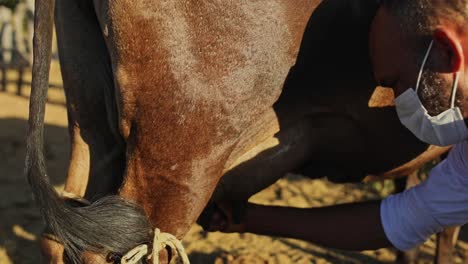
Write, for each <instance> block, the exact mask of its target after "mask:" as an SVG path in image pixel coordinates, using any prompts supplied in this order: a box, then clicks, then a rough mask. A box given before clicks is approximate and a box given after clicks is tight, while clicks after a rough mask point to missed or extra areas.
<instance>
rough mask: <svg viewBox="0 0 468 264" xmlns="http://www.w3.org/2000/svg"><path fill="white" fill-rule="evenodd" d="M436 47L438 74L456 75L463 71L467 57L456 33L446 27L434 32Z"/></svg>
mask: <svg viewBox="0 0 468 264" xmlns="http://www.w3.org/2000/svg"><path fill="white" fill-rule="evenodd" d="M433 37H434V45H435V47H434V48H435V50H437V53H438V54H437V55H438V56H437V61H436V62H435V63H434V64H433V65H435V67H436V69H434V70H435V71H437V72H445V73H454V72H459V71H460V70H461V67H462V65H463V64H464V60H465V57H464V55H463V47H462V45H461V41H460V39H459V37H458V36H457V35H456V33H455V32H453V31H450V30H448V29H447V28H445V27H439V28H437V29H436V30H435V31H434V34H433Z"/></svg>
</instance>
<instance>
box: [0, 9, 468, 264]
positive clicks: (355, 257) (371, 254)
mask: <svg viewBox="0 0 468 264" xmlns="http://www.w3.org/2000/svg"><path fill="white" fill-rule="evenodd" d="M33 8H34V1H31V0H24V1H23V0H0V78H1V79H0V264H10V263H15V264H16V263H18V264H20V263H21V264H22V263H40V259H41V258H40V253H39V248H38V245H37V243H36V242H37V238H38V236H39V235H40V233H41V231H42V229H43V224H42V221H41V216H40V214H39V210H38V209H37V208H36V207H35V205H34V202H33V200H32V195H31V191H30V190H29V187H28V185H27V182H26V178H25V176H24V175H23V163H24V156H25V137H26V130H27V118H28V103H29V92H30V82H31V67H30V66H31V62H32V61H31V58H32V57H31V56H32V52H31V51H32V44H31V40H32V23H33ZM57 57H58V56H57V51H56V48H55V46H54V56H53V62H52V69H51V74H50V89H49V95H48V103H47V110H46V132H45V151H46V157H47V165H48V171H49V175H50V177H51V179H52V183H53V184H54V186H55V187H56V188H57V189H58V190H59V189H61V188H62V187H63V186H62V184H63V182H64V178H65V173H66V170H67V163H68V156H69V138H68V132H67V113H66V107H65V97H64V94H63V89H62V83H61V75H60V67H59V63H58V60H57ZM433 165H434V164H428V165H427V167H426V168H424V169H423V170H421V171H420V172H419V173H418V174H417V175H413V176H416V178H424V177H425V175H426V174H427V172H428V171H429V170H430V168H431V167H432V166H433ZM405 184H406V180H405V179H402V180H398V181H396V182H395V181H391V180H387V181H381V182H373V183H367V184H364V183H362V184H332V183H330V182H328V181H327V180H326V179H320V180H310V179H306V178H303V177H301V176H300V175H287V176H285V178H284V179H282V180H280V181H278V182H277V183H276V184H274V185H273V186H271V187H270V188H268V189H266V190H265V191H263V192H261V193H259V194H257V195H256V196H254V197H253V198H252V201H254V202H257V203H262V204H272V205H287V206H295V207H319V206H326V205H332V204H337V203H348V202H354V201H363V200H369V199H379V198H382V197H385V196H387V195H389V194H391V193H393V192H395V191H397V190H399V189H402V188H404V186H405ZM265 220H266V221H274V220H273V219H265ZM284 224H288V223H284ZM337 239H340V238H337ZM465 241H468V232H466V231H464V230H463V229H462V231H461V237H460V240H459V241H458V242H457V243H456V246H455V253H454V263H468V256H466V254H468V243H467V242H465ZM184 244H185V246H186V248H187V251H188V253H189V256H190V259H191V261H192V263H194V264H197V263H200V264H201V263H216V264H222V263H253V264H255V263H303V264H305V263H393V262H395V261H396V259H397V252H396V251H395V250H393V249H382V250H378V251H366V252H343V251H337V250H331V249H327V248H323V247H320V246H316V245H313V244H310V243H307V242H303V241H298V240H293V239H285V238H272V237H262V236H255V235H251V234H243V235H239V234H229V235H226V234H219V233H210V234H208V233H205V232H203V231H202V230H201V228H200V227H199V226H197V225H194V226H193V228H192V230H191V231H190V232H189V234H188V235H187V236H186V239H185V240H184ZM435 245H436V242H435V238H434V237H433V238H431V239H430V240H429V241H427V242H426V243H425V244H424V245H423V246H421V247H420V249H419V251H418V252H413V256H415V259H416V262H417V263H432V262H433V259H434V255H435Z"/></svg>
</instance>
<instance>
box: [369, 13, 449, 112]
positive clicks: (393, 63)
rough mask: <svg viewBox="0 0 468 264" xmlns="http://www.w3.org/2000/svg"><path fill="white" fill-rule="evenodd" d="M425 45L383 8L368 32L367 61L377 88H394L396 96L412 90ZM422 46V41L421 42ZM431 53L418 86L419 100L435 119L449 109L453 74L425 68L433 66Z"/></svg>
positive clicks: (426, 46)
mask: <svg viewBox="0 0 468 264" xmlns="http://www.w3.org/2000/svg"><path fill="white" fill-rule="evenodd" d="M430 41H431V39H430V38H428V40H427V45H426V44H424V45H421V40H420V39H419V40H417V38H416V37H411V36H408V35H407V34H405V33H404V32H402V30H401V28H400V25H399V24H398V21H397V20H396V19H395V18H394V17H393V16H392V15H391V14H389V13H388V12H387V11H386V10H385V9H384V8H380V9H379V10H378V12H377V14H376V16H375V18H374V21H373V24H372V27H371V32H370V39H369V44H370V46H369V47H370V57H371V62H372V66H373V70H374V76H375V78H376V80H377V81H378V82H379V84H380V85H382V86H384V87H389V88H393V89H394V92H395V96H399V95H400V94H402V93H403V92H405V91H406V90H407V89H409V88H415V86H416V82H417V78H418V74H419V71H420V68H421V64H422V61H423V58H424V55H425V53H426V52H427V49H428V47H429V44H430ZM423 42H424V41H423ZM433 55H434V49H433V50H432V52H431V54H430V55H429V60H428V63H427V64H426V67H425V69H424V72H423V76H422V79H421V83H420V84H419V91H418V94H419V97H420V99H421V102H422V103H423V104H424V106H425V107H426V109H427V110H428V112H429V114H430V115H437V114H439V113H441V112H443V111H445V110H446V109H448V108H449V102H450V94H451V88H452V83H453V74H444V73H435V72H433V71H431V70H430V68H429V67H428V65H431V64H433V63H434V57H435V56H433Z"/></svg>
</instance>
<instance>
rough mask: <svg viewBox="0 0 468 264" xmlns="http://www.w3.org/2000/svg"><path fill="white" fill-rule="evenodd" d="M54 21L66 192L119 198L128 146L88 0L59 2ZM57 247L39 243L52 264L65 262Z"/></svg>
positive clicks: (80, 195) (106, 61)
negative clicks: (65, 125) (67, 139)
mask: <svg viewBox="0 0 468 264" xmlns="http://www.w3.org/2000/svg"><path fill="white" fill-rule="evenodd" d="M56 21H57V25H56V28H57V35H58V42H59V49H60V61H61V68H62V75H63V82H64V89H65V94H66V99H67V109H68V119H69V132H70V136H71V155H70V165H69V170H68V177H67V179H66V182H65V191H66V192H68V193H72V194H73V195H76V196H78V197H85V198H86V199H88V200H90V201H94V200H96V199H98V198H100V197H103V196H105V195H109V194H112V193H116V191H117V188H118V186H119V184H120V182H121V178H122V173H123V165H124V163H125V162H124V158H125V154H124V147H125V146H124V144H123V141H122V140H121V138H120V136H119V134H118V133H116V132H115V131H117V130H116V129H114V127H113V125H115V124H116V123H117V120H116V107H115V101H114V94H113V81H112V73H111V67H110V62H109V58H108V55H107V50H106V47H105V44H104V41H103V39H102V35H101V31H100V28H99V26H98V23H97V20H96V17H95V13H94V10H93V9H92V6H91V5H90V4H89V3H88V1H57V3H56ZM70 33H71V34H70ZM58 245H59V244H57V242H56V241H54V240H51V239H47V238H44V239H43V240H42V241H41V247H42V249H43V251H44V252H43V253H44V255H45V256H48V257H49V258H50V261H51V263H58V262H57V261H58V259H61V258H62V257H61V255H62V253H63V248H61V247H60V246H58ZM92 263H95V262H94V261H92Z"/></svg>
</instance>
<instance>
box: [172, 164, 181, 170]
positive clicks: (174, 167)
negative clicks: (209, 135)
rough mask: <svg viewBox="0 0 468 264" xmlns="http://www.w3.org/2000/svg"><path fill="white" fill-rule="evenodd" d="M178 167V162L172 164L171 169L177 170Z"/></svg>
mask: <svg viewBox="0 0 468 264" xmlns="http://www.w3.org/2000/svg"><path fill="white" fill-rule="evenodd" d="M177 167H179V165H178V164H174V165H172V166H171V171H175V170H176V169H177Z"/></svg>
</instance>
